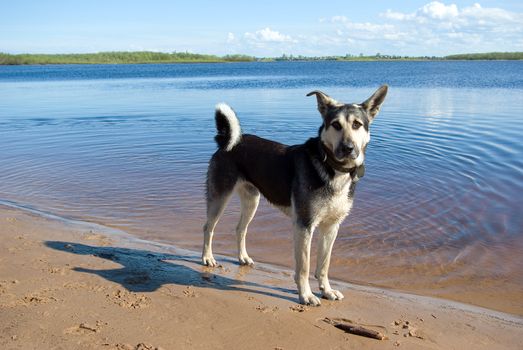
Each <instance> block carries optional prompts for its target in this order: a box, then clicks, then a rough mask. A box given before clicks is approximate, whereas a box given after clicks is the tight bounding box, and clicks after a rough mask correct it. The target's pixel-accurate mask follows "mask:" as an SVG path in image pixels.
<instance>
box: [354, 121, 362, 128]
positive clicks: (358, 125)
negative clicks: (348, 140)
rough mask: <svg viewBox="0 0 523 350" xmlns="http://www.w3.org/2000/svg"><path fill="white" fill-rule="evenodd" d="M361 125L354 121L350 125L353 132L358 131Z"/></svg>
mask: <svg viewBox="0 0 523 350" xmlns="http://www.w3.org/2000/svg"><path fill="white" fill-rule="evenodd" d="M361 125H362V124H361V123H360V122H359V121H357V120H355V121H354V122H353V123H352V128H353V129H354V130H358V129H359V128H360V126H361Z"/></svg>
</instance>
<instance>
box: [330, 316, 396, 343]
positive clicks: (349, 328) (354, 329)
mask: <svg viewBox="0 0 523 350" xmlns="http://www.w3.org/2000/svg"><path fill="white" fill-rule="evenodd" d="M323 321H325V322H327V323H328V324H331V325H333V326H334V327H336V328H338V329H341V330H343V331H345V332H347V333H350V334H355V335H360V336H362V337H367V338H372V339H378V340H384V339H387V337H386V336H384V335H383V334H381V333H380V332H378V331H375V330H372V329H368V328H365V327H362V326H357V325H354V324H351V323H348V322H346V321H345V322H342V321H340V320H336V319H334V320H333V319H330V318H328V317H325V318H324V319H323Z"/></svg>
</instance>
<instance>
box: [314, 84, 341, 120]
mask: <svg viewBox="0 0 523 350" xmlns="http://www.w3.org/2000/svg"><path fill="white" fill-rule="evenodd" d="M312 95H316V99H317V100H318V111H320V113H321V115H322V116H323V117H325V116H326V115H327V111H328V110H329V108H332V107H336V106H340V105H341V104H340V103H339V102H338V101H336V100H335V99H333V98H332V97H329V96H327V95H325V94H324V93H323V92H321V91H318V90H314V91H311V92H309V93H308V94H307V96H312Z"/></svg>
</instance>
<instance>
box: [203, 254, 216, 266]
mask: <svg viewBox="0 0 523 350" xmlns="http://www.w3.org/2000/svg"><path fill="white" fill-rule="evenodd" d="M202 264H203V265H205V266H209V267H216V266H218V264H217V263H216V260H215V259H214V257H213V256H212V255H209V256H204V257H202Z"/></svg>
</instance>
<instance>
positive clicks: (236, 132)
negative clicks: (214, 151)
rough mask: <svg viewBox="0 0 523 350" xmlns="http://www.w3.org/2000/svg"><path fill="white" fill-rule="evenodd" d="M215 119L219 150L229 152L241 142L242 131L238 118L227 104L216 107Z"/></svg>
mask: <svg viewBox="0 0 523 350" xmlns="http://www.w3.org/2000/svg"><path fill="white" fill-rule="evenodd" d="M214 118H215V119H216V131H217V133H216V136H215V137H214V140H216V143H217V144H218V148H219V149H223V150H225V151H227V152H228V151H230V150H232V149H233V148H234V146H236V145H237V144H238V143H239V142H240V140H241V137H242V131H241V128H240V122H239V121H238V118H237V117H236V113H234V111H233V110H232V108H231V107H229V105H227V104H225V103H218V104H217V105H216V112H215V115H214Z"/></svg>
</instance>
